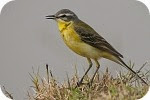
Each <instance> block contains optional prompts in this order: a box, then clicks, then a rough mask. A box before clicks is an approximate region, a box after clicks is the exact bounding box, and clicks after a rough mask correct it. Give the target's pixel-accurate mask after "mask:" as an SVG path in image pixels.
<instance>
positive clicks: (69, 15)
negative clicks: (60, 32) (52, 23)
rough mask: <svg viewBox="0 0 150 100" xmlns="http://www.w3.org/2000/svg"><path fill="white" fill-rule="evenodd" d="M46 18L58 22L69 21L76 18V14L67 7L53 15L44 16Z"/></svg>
mask: <svg viewBox="0 0 150 100" xmlns="http://www.w3.org/2000/svg"><path fill="white" fill-rule="evenodd" d="M46 19H54V20H56V21H58V22H60V21H61V22H70V21H75V20H77V19H78V17H77V15H76V14H75V13H74V12H72V11H71V10H69V9H62V10H60V11H58V12H57V13H56V14H54V15H48V16H46Z"/></svg>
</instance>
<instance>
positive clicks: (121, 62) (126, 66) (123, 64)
mask: <svg viewBox="0 0 150 100" xmlns="http://www.w3.org/2000/svg"><path fill="white" fill-rule="evenodd" d="M118 60H119V62H118V61H117V63H118V64H120V65H121V66H123V67H125V68H126V69H128V70H129V71H130V72H132V73H133V74H134V75H135V76H137V77H138V78H139V79H140V80H141V81H142V82H143V83H144V84H146V85H148V83H147V82H146V81H145V80H143V78H141V77H140V76H139V75H138V74H137V73H136V72H135V71H134V70H132V69H131V68H130V67H129V66H128V65H127V64H126V63H125V62H124V61H123V60H122V59H121V58H119V57H118ZM115 62H116V61H115Z"/></svg>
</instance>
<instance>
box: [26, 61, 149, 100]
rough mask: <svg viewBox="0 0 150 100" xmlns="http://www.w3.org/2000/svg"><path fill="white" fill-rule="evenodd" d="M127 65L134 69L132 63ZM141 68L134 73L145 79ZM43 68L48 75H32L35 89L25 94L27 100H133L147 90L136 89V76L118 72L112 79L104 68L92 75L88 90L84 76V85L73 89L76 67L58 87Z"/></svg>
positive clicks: (139, 87) (76, 76)
mask: <svg viewBox="0 0 150 100" xmlns="http://www.w3.org/2000/svg"><path fill="white" fill-rule="evenodd" d="M130 64H131V63H130ZM145 65H146V64H144V65H143V66H145ZM131 66H132V68H133V67H134V66H133V65H132V64H131ZM143 66H142V67H141V68H140V69H139V70H138V72H139V74H140V75H141V76H142V77H143V79H144V78H145V79H146V76H145V73H144V72H143V73H141V72H142V71H141V70H142V69H143ZM46 69H47V70H46V73H47V75H48V76H47V78H46V79H45V78H44V79H43V78H40V77H36V76H34V77H33V76H32V82H33V87H35V88H37V89H35V92H34V93H31V92H28V96H29V98H31V97H33V99H32V100H136V99H138V98H141V97H142V96H143V95H144V94H145V93H146V92H147V90H148V87H147V86H145V85H143V84H142V83H140V82H139V83H138V84H139V85H138V86H137V85H136V84H137V83H136V82H137V79H136V77H134V76H133V75H132V74H131V73H129V72H119V74H118V76H116V77H114V76H112V75H111V73H110V72H109V69H108V68H107V69H106V71H105V72H104V73H103V74H101V73H98V74H97V75H96V77H95V79H94V82H93V85H92V86H91V87H88V86H87V84H86V82H89V80H90V77H89V76H88V75H87V76H86V77H85V79H84V82H85V84H83V85H82V86H80V87H77V88H75V87H76V83H77V82H78V80H79V76H78V74H77V69H76V68H75V73H74V76H73V77H72V78H70V79H69V77H68V74H67V81H65V82H64V83H63V84H62V85H60V84H59V83H58V82H57V81H56V80H55V78H54V77H53V75H52V72H51V71H50V72H49V71H48V70H49V69H48V65H47V67H46ZM49 73H50V74H49ZM147 73H148V72H146V74H147ZM38 76H39V74H38ZM50 77H51V78H50ZM37 78H38V79H37ZM40 80H41V81H40ZM68 87H69V88H68ZM30 100H31V99H30Z"/></svg>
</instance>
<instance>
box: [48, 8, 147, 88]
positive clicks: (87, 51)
mask: <svg viewBox="0 0 150 100" xmlns="http://www.w3.org/2000/svg"><path fill="white" fill-rule="evenodd" d="M46 19H53V20H55V21H56V23H57V26H58V29H59V31H60V35H61V37H62V39H63V41H64V42H65V44H66V45H67V46H68V47H69V48H70V49H71V50H72V51H74V52H75V53H76V54H78V55H80V56H82V57H85V58H86V59H87V61H88V63H89V67H88V69H87V70H86V71H85V73H84V75H83V76H82V77H81V80H80V81H79V82H77V86H80V85H81V84H82V82H83V80H84V77H85V76H86V75H87V73H88V72H89V70H90V69H91V67H92V65H93V62H92V60H93V61H94V62H95V64H96V70H95V72H94V74H93V76H92V78H91V80H90V82H89V84H90V85H91V84H92V83H93V80H94V78H95V76H96V73H97V72H98V70H99V68H100V63H99V62H98V60H99V59H101V58H105V59H108V60H111V61H113V62H116V63H117V64H119V65H121V66H123V67H125V68H126V69H128V70H129V71H130V72H132V73H133V74H134V75H135V76H136V77H138V78H139V79H140V80H141V81H142V82H143V83H145V84H146V85H148V84H147V82H146V81H145V80H144V79H142V78H141V77H140V76H139V75H138V74H137V73H136V72H135V71H134V70H132V69H131V68H130V67H129V66H128V65H127V64H126V63H125V62H124V61H123V60H122V58H123V55H122V54H120V53H119V52H118V51H117V50H116V49H115V48H114V47H112V46H111V44H110V43H108V42H107V41H106V39H104V38H103V37H102V36H101V35H100V34H98V33H97V32H96V31H95V30H94V29H93V28H92V27H91V26H89V25H88V24H87V23H85V22H83V21H82V20H80V19H79V17H78V16H77V15H76V14H75V13H74V12H73V11H71V10H69V9H61V10H59V11H58V12H56V13H55V14H53V15H47V16H46Z"/></svg>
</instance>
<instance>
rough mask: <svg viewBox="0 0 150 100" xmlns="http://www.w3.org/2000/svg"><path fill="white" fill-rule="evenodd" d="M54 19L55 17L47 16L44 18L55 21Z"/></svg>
mask: <svg viewBox="0 0 150 100" xmlns="http://www.w3.org/2000/svg"><path fill="white" fill-rule="evenodd" d="M55 18H56V17H55V15H48V16H46V19H55Z"/></svg>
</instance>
